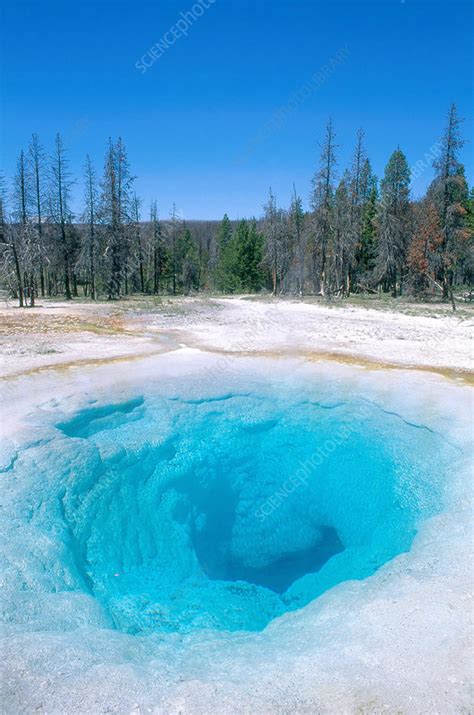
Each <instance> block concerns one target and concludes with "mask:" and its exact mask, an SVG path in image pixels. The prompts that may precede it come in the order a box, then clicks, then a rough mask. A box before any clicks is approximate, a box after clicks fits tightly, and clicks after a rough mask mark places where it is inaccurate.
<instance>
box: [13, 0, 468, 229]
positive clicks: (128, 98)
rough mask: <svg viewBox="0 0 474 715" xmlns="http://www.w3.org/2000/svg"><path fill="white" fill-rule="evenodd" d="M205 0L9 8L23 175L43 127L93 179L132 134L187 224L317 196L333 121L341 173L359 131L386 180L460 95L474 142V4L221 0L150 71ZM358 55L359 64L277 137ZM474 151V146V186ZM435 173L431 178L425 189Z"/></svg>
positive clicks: (152, 182) (157, 190) (429, 140)
mask: <svg viewBox="0 0 474 715" xmlns="http://www.w3.org/2000/svg"><path fill="white" fill-rule="evenodd" d="M211 1H212V0H205V2H204V4H209V3H210V2H211ZM194 2H195V0H136V1H135V2H132V1H131V0H95V1H94V2H92V1H91V0H80V1H79V0H76V1H74V0H73V1H72V2H70V1H67V0H60V1H58V0H37V2H33V1H32V0H15V1H13V0H4V3H3V5H4V7H3V10H2V23H1V27H2V30H1V33H2V70H3V71H2V80H1V93H2V100H3V101H2V115H1V153H2V157H3V160H2V164H3V168H4V170H5V172H6V174H7V176H11V174H12V172H13V169H14V165H15V159H16V156H17V154H18V152H19V150H20V148H21V147H26V145H27V143H28V140H29V137H30V135H31V133H32V132H33V131H37V132H38V133H39V134H40V137H41V139H42V141H43V143H44V144H45V145H46V147H47V148H48V149H49V148H51V146H52V141H53V138H54V134H55V132H56V131H58V130H59V131H61V132H62V134H63V136H64V139H65V142H66V144H67V146H68V148H69V154H70V159H71V167H72V168H73V170H74V171H75V172H76V173H78V174H80V171H81V166H82V163H83V159H84V156H85V154H86V152H89V153H90V154H91V156H92V157H93V159H94V161H95V163H96V165H97V167H98V169H99V170H100V171H101V170H102V165H103V156H104V150H105V144H106V141H107V138H108V136H112V137H117V136H118V135H121V136H122V137H123V139H124V141H125V143H126V146H127V148H128V152H129V158H130V161H131V165H132V169H133V173H134V174H136V175H137V177H138V179H137V189H138V192H139V194H140V195H141V196H142V197H143V199H144V203H145V206H147V205H148V203H149V201H150V199H151V198H153V197H156V199H157V201H158V206H159V209H160V214H161V216H166V215H167V214H168V212H169V210H170V207H171V204H172V203H173V201H176V203H177V206H178V208H179V209H180V210H181V211H182V213H183V215H184V216H185V217H186V218H220V217H221V216H222V214H223V213H224V212H225V211H227V212H228V213H229V215H230V216H231V217H233V218H234V217H241V216H249V215H253V214H257V215H258V214H259V213H260V211H261V206H262V204H263V202H264V200H265V197H266V192H267V191H268V186H269V185H270V184H271V185H272V187H273V189H274V191H275V193H276V194H277V198H278V200H279V203H281V204H282V205H286V204H287V202H288V200H289V197H290V193H291V187H292V183H293V182H296V186H297V189H298V192H299V193H300V194H301V195H302V197H303V199H304V201H305V203H307V200H308V196H309V193H310V179H311V176H312V174H313V173H314V169H315V166H316V161H317V155H318V146H317V141H318V139H319V138H320V137H321V136H322V133H323V130H324V125H325V123H326V120H327V118H328V116H329V115H332V117H333V120H334V124H335V127H336V132H337V141H338V144H339V145H340V148H339V170H340V171H342V170H343V169H344V167H345V166H346V164H347V163H348V161H349V159H350V155H351V152H352V147H353V143H354V136H355V132H356V130H357V128H358V127H359V126H362V127H364V129H365V132H366V143H367V148H368V151H369V155H370V157H371V159H372V162H373V166H374V168H375V171H376V173H377V174H379V175H380V174H381V173H382V171H383V167H384V165H385V163H386V160H387V158H388V156H389V154H390V152H391V151H392V150H393V149H394V148H396V146H397V145H398V144H400V147H401V148H402V149H403V150H404V151H405V153H406V154H407V156H408V159H409V162H410V163H411V164H413V163H415V162H416V161H417V160H418V159H420V158H423V156H424V154H425V152H428V151H429V150H430V147H431V146H432V145H433V144H434V143H435V141H436V140H437V138H438V137H439V135H440V133H441V130H442V127H443V125H444V122H445V115H446V112H447V109H448V106H449V104H450V103H451V102H452V101H456V102H457V104H458V106H459V110H460V113H461V115H462V116H464V117H466V121H465V124H464V133H465V136H466V138H467V137H469V136H473V134H474V132H473V131H472V130H473V94H472V67H473V46H472V36H471V33H472V31H473V27H474V22H473V17H472V15H473V10H472V8H473V3H472V2H468V1H467V0H466V1H464V0H442V1H441V0H372V1H367V0H353V1H346V2H343V1H341V0H334V1H333V2H330V1H329V0H326V1H325V2H320V1H318V0H272V1H270V0H215V2H214V3H213V4H212V5H210V6H209V8H208V9H205V10H203V14H202V16H201V17H199V18H197V19H196V20H195V21H193V23H192V25H191V26H190V27H189V29H188V35H187V37H186V36H180V37H178V38H177V39H176V40H175V42H174V44H173V45H170V46H169V48H168V49H167V50H166V51H165V52H164V54H163V55H162V56H161V57H159V58H158V59H157V60H156V61H155V62H154V64H153V65H152V66H151V67H150V68H149V69H148V70H147V71H146V72H145V73H142V72H141V70H140V69H137V67H136V63H137V62H138V61H140V58H141V57H142V56H143V55H145V53H146V52H147V51H148V50H149V49H150V48H151V47H152V46H153V45H155V44H156V43H158V42H159V41H160V39H161V38H162V37H163V35H165V33H166V32H167V31H168V30H169V29H170V28H171V27H173V26H174V25H175V23H176V22H177V21H178V19H179V17H180V13H181V12H183V13H186V12H187V11H189V10H190V9H191V7H192V6H193V4H194ZM198 13H200V10H198V11H196V13H195V14H196V15H197V14H198ZM167 37H168V39H170V37H171V36H170V35H169V34H168V35H167ZM345 46H347V48H348V51H349V55H348V57H347V59H346V60H345V61H344V62H342V63H340V64H338V65H337V66H336V68H335V69H334V70H333V72H332V73H331V74H330V76H328V77H327V79H326V80H325V81H324V82H323V83H322V84H321V85H320V86H319V87H318V88H316V89H315V91H313V92H312V93H311V94H310V96H308V97H307V98H306V99H305V100H304V101H300V102H298V103H297V106H296V107H295V108H294V109H293V110H292V111H291V112H289V113H288V114H287V116H286V120H285V121H284V122H283V123H282V125H281V126H279V127H278V128H276V129H274V130H272V131H267V130H265V129H264V127H265V126H266V124H267V122H269V121H270V120H271V118H272V116H273V115H274V113H275V111H276V110H278V108H279V107H281V106H283V105H286V104H287V102H288V101H289V100H290V98H291V97H292V96H293V95H294V94H295V92H298V90H299V89H300V88H301V87H302V86H303V85H304V84H305V83H306V82H308V80H310V78H311V76H312V75H313V74H314V73H317V72H318V71H319V70H320V69H321V68H322V67H323V66H324V65H326V64H327V63H328V62H330V61H331V58H334V57H335V56H336V54H337V52H338V50H340V49H341V48H343V47H345ZM146 61H147V62H148V63H149V62H150V58H149V57H148V58H147V59H146ZM249 144H251V145H252V150H251V151H250V153H248V151H247V149H246V148H247V147H248V146H249ZM472 153H473V152H472V145H471V146H469V145H468V146H467V147H466V148H465V151H464V155H463V159H464V162H465V164H466V169H467V176H468V179H469V182H470V183H471V184H472V183H473V181H474V175H473V174H474V172H473V161H472V159H470V158H469V157H470V155H472ZM242 155H244V159H243V160H242ZM430 178H431V171H430V170H428V171H425V172H424V173H423V174H422V175H421V177H420V178H419V179H418V180H417V181H416V182H415V185H414V194H415V195H417V194H419V193H420V192H421V191H422V190H423V189H424V187H425V186H426V184H427V183H428V182H429V180H430ZM80 192H81V184H80V181H79V182H78V185H77V189H76V193H77V194H79V195H80ZM76 205H77V204H76ZM146 210H148V209H146Z"/></svg>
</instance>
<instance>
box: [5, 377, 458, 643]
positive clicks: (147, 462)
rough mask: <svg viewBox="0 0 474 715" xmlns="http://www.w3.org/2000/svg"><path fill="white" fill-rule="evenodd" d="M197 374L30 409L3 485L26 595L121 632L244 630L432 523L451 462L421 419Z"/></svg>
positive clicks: (392, 551)
mask: <svg viewBox="0 0 474 715" xmlns="http://www.w3.org/2000/svg"><path fill="white" fill-rule="evenodd" d="M204 377H205V379H204V381H202V376H200V377H198V379H196V376H186V375H182V376H181V378H180V380H179V385H177V383H176V381H174V383H173V382H170V381H168V382H167V381H166V380H164V381H163V380H162V381H160V380H159V379H157V380H156V381H155V382H154V384H153V385H151V384H141V385H138V386H137V385H134V388H133V391H132V393H131V394H130V390H129V394H127V396H126V397H125V396H122V399H117V397H115V398H114V399H110V397H107V396H105V395H101V397H100V399H98V398H96V397H94V396H89V397H88V398H87V400H85V401H84V399H82V406H81V407H79V405H78V406H76V407H74V408H73V409H70V410H69V412H66V413H64V412H63V411H62V410H63V409H64V406H61V405H60V404H58V405H57V406H55V407H54V408H51V405H48V409H47V410H46V413H45V410H44V409H43V411H42V419H43V420H46V422H48V424H49V426H48V428H47V429H46V431H45V434H43V435H42V437H41V438H39V439H34V440H31V441H30V443H29V444H26V445H24V446H23V448H22V449H20V450H19V451H18V453H17V454H16V457H15V459H14V461H13V462H12V465H11V469H9V470H7V471H6V475H5V476H6V479H7V480H8V482H9V483H10V490H11V491H10V494H11V496H12V499H13V504H14V506H13V510H14V513H15V528H16V529H19V533H20V535H21V536H20V544H21V547H19V548H21V549H22V550H23V553H22V559H23V566H24V568H23V571H22V573H21V575H20V574H18V576H17V578H19V579H21V580H22V583H21V586H20V589H21V590H22V591H23V593H24V594H25V593H27V594H30V596H32V598H33V599H34V595H33V594H34V593H37V592H40V593H42V594H44V593H45V592H47V593H50V594H63V595H64V594H68V593H74V592H75V593H77V592H80V593H83V594H86V595H87V596H88V598H89V599H92V600H93V601H94V603H95V604H96V606H97V607H98V608H99V610H100V612H101V613H102V616H103V619H104V622H105V623H106V624H107V627H109V628H113V629H116V630H118V631H122V632H126V633H129V634H134V635H136V634H139V635H143V634H149V633H167V632H180V633H190V632H194V631H197V630H203V629H211V630H222V631H259V630H262V629H264V628H265V627H266V626H267V625H268V624H269V623H270V621H272V620H273V619H275V618H277V617H279V616H282V614H284V613H285V612H287V611H294V610H297V609H301V608H302V607H304V606H306V605H307V604H308V603H309V602H311V601H313V600H314V599H317V598H318V597H319V596H320V595H321V594H322V593H324V592H326V591H327V590H328V589H330V588H332V587H333V586H335V585H337V584H340V583H342V582H346V581H350V580H353V579H364V578H366V577H368V576H370V575H371V574H373V573H374V572H375V571H376V570H377V569H378V568H379V567H380V566H382V565H383V564H385V563H386V562H387V561H389V560H390V559H393V558H394V557H395V556H396V555H397V554H400V553H402V552H405V551H408V550H409V549H410V546H411V544H412V541H413V538H414V536H415V534H416V532H417V529H418V527H419V525H420V523H421V522H422V521H423V520H424V519H426V518H428V517H430V516H432V515H433V514H435V513H436V512H437V511H439V510H440V508H441V502H442V487H443V481H444V478H445V475H446V471H447V469H448V465H449V462H450V460H452V459H453V457H454V456H456V454H457V451H456V447H455V446H454V445H452V444H450V443H449V440H447V439H446V438H445V437H443V436H441V434H440V433H438V432H437V431H436V430H435V429H433V428H431V427H430V426H428V425H426V424H424V423H423V421H422V420H421V419H420V421H418V420H413V419H412V418H407V417H406V416H404V414H403V413H401V412H399V411H397V410H396V409H388V408H387V406H384V405H383V404H381V403H379V402H377V400H376V399H375V398H374V397H373V396H371V395H370V394H361V393H360V392H358V391H357V390H354V389H353V387H351V384H350V382H345V381H344V380H340V379H336V380H333V381H327V380H321V379H319V380H318V379H315V380H307V379H288V376H287V377H286V378H285V380H284V381H282V380H281V376H280V377H276V379H275V380H272V379H270V378H269V377H268V376H267V377H265V376H262V374H261V373H260V374H257V375H252V373H247V374H246V375H245V376H242V375H240V376H238V378H236V377H235V376H233V377H231V379H230V381H229V382H230V384H228V385H227V386H226V385H225V384H224V381H223V380H216V379H214V378H215V376H213V375H211V378H212V379H211V380H209V379H208V377H209V376H207V377H206V376H204ZM219 382H220V383H221V385H219ZM211 385H212V387H211ZM139 388H140V389H139ZM79 404H80V403H79ZM45 414H46V417H45ZM34 420H36V425H38V423H39V420H38V417H37V416H36V418H34ZM34 420H33V421H34ZM13 538H14V539H16V540H18V535H16V536H14V537H13ZM77 615H78V616H80V614H77Z"/></svg>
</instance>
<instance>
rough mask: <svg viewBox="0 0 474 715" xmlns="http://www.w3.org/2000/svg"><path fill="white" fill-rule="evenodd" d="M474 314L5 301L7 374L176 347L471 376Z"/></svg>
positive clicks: (432, 308)
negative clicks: (21, 305)
mask: <svg viewBox="0 0 474 715" xmlns="http://www.w3.org/2000/svg"><path fill="white" fill-rule="evenodd" d="M473 327H474V310H473V309H472V308H470V307H469V306H466V307H462V308H461V310H459V311H458V312H457V313H456V315H453V314H452V313H450V311H449V307H448V306H443V305H429V304H425V305H420V304H416V305H413V304H408V303H400V302H397V303H395V302H392V303H385V302H381V301H368V302H367V303H364V302H361V301H359V304H354V303H343V302H337V303H336V302H335V303H325V302H322V301H316V300H311V299H308V300H296V299H270V298H255V297H252V298H250V297H233V298H212V297H169V298H168V297H164V298H156V299H152V298H134V299H129V300H124V301H118V302H113V303H111V302H109V303H92V302H81V301H69V302H65V301H63V302H61V301H49V300H42V301H39V302H38V306H37V307H35V308H33V309H19V308H17V307H15V306H14V305H13V304H12V303H8V302H3V303H2V304H0V346H1V365H0V376H1V377H14V376H18V375H21V374H24V373H27V372H31V371H35V370H41V369H47V368H51V367H55V366H56V367H60V366H62V367H67V366H72V365H76V364H81V363H91V362H97V361H109V360H126V359H130V358H134V357H140V356H145V355H150V354H159V353H162V352H166V351H168V350H172V349H176V348H178V347H182V346H186V347H194V348H199V349H201V350H203V351H209V352H216V351H217V352H226V353H231V354H246V355H247V354H255V355H257V354H262V355H273V356H278V355H284V356H285V355H302V356H306V357H308V358H310V359H318V358H324V359H328V358H332V359H339V360H344V361H355V362H360V363H361V364H364V363H367V364H369V365H371V364H372V365H373V366H376V365H382V366H396V367H409V368H417V369H420V368H421V369H434V370H436V371H458V372H460V373H470V372H471V371H472V366H473V360H472V358H473V351H472V331H473Z"/></svg>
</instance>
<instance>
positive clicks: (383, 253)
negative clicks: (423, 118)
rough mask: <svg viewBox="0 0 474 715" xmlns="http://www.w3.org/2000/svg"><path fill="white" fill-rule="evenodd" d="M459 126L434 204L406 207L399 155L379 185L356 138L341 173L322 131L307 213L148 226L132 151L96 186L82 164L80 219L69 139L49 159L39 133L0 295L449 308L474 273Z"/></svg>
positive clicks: (25, 159) (8, 215)
mask: <svg viewBox="0 0 474 715" xmlns="http://www.w3.org/2000/svg"><path fill="white" fill-rule="evenodd" d="M461 123H462V120H461V119H460V117H459V116H458V113H457V110H456V106H455V105H452V106H451V107H450V109H449V112H448V117H447V122H446V126H445V129H444V133H443V136H442V138H441V140H440V141H439V142H438V144H437V145H436V147H437V150H436V153H435V155H434V157H433V162H432V164H433V167H432V168H433V170H434V177H433V180H432V182H431V184H430V185H429V187H428V190H427V192H426V195H425V196H424V197H422V198H421V199H418V200H413V198H412V196H411V188H410V184H411V173H412V172H411V170H410V166H409V164H408V161H407V159H406V156H405V154H404V153H403V151H402V150H401V149H400V147H397V149H395V151H393V153H392V155H391V156H390V158H389V160H388V162H387V165H386V167H385V171H384V174H383V177H381V178H380V180H379V179H378V178H377V177H376V176H375V174H374V173H373V171H372V167H371V163H370V159H369V157H368V156H367V152H366V149H365V145H364V132H363V131H362V130H359V131H358V132H357V136H356V142H355V148H354V153H353V158H352V162H351V165H350V166H349V167H348V168H347V169H346V170H345V171H343V173H342V175H339V174H338V170H337V149H338V146H337V144H336V136H335V131H334V127H333V123H332V121H331V120H330V121H329V122H328V124H327V127H326V131H325V135H324V139H323V141H322V142H321V145H320V149H321V151H320V157H319V163H318V166H317V168H316V171H315V175H314V179H313V184H312V192H311V204H310V209H309V210H304V208H303V201H302V199H301V197H300V196H299V195H298V193H297V191H296V188H295V187H294V186H293V195H292V200H291V204H290V206H289V207H287V208H281V207H279V206H278V203H277V200H276V197H275V195H274V193H273V191H272V190H271V189H270V191H269V194H268V198H267V201H266V202H265V204H264V206H263V213H262V215H261V216H260V217H258V218H253V219H250V220H246V219H244V220H241V221H231V220H230V219H229V217H228V216H227V215H225V216H224V218H223V220H222V222H220V223H219V222H214V221H208V222H205V221H199V222H196V221H185V220H183V219H182V217H181V216H180V215H179V212H178V211H177V210H176V207H175V206H173V208H172V210H171V212H170V214H169V216H167V217H166V219H163V218H160V216H159V214H158V208H157V202H156V201H153V202H152V204H151V206H150V207H148V210H147V215H146V216H144V215H143V205H142V201H141V199H140V198H139V196H137V194H136V192H135V177H134V176H133V174H132V172H131V169H130V164H129V160H128V156H127V151H126V147H125V145H124V143H123V141H122V139H121V138H119V139H117V140H116V141H112V140H109V142H108V145H107V149H106V153H105V161H104V167H103V172H102V175H101V176H100V177H99V175H98V173H97V170H96V168H95V167H94V164H93V162H92V161H91V158H90V157H89V156H87V157H86V159H85V162H84V166H83V181H82V183H83V191H84V195H83V202H82V211H81V212H80V213H78V214H77V215H75V214H74V212H73V210H72V205H71V204H72V201H71V190H72V186H73V184H74V183H75V179H74V177H73V176H72V172H71V170H70V166H69V161H68V156H67V150H66V147H65V146H64V143H63V140H62V138H61V136H60V135H59V134H58V135H57V136H56V138H55V142H54V149H53V151H52V152H51V154H50V155H48V154H47V153H46V151H45V150H44V148H43V146H42V145H41V143H40V140H39V138H38V136H37V135H36V134H33V136H32V138H31V142H30V144H29V146H28V148H27V150H26V151H25V150H22V151H21V152H20V155H19V157H18V161H17V166H16V172H15V176H14V178H13V183H12V186H11V190H10V191H8V190H7V187H6V182H5V181H4V180H3V179H2V180H1V184H0V248H1V265H0V268H1V272H0V276H1V283H2V287H3V288H4V289H5V290H7V291H8V292H9V294H10V296H11V297H13V298H15V299H17V300H18V303H19V306H21V307H29V306H34V304H35V300H36V299H37V298H38V297H45V296H48V297H58V296H61V297H65V298H66V299H68V300H69V299H73V298H75V297H79V296H85V297H88V298H90V299H92V300H96V299H102V298H107V299H109V300H116V299H119V298H121V297H123V296H127V295H131V294H136V293H140V294H149V295H161V294H173V295H175V294H188V293H190V292H191V291H199V290H209V291H220V292H223V293H242V292H245V293H248V292H258V291H262V290H268V291H271V292H272V293H273V295H280V294H284V293H288V294H296V295H300V296H302V295H305V294H317V295H322V296H326V297H327V298H329V297H332V296H340V297H343V298H344V297H347V296H349V295H351V294H353V293H358V292H369V293H377V292H388V293H390V294H391V295H393V296H394V297H397V296H399V295H402V294H411V295H414V296H416V297H420V298H427V297H430V296H434V295H439V296H441V297H442V298H443V299H444V300H450V301H451V302H452V305H453V309H455V291H457V290H458V289H460V290H465V291H467V290H468V291H469V296H470V287H471V283H472V279H473V274H474V254H473V235H474V191H473V189H472V188H471V190H470V191H469V188H468V185H467V182H466V179H465V175H464V167H463V165H462V164H461V162H460V158H459V155H460V151H461V149H462V146H463V144H464V140H463V138H462V135H461Z"/></svg>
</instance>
